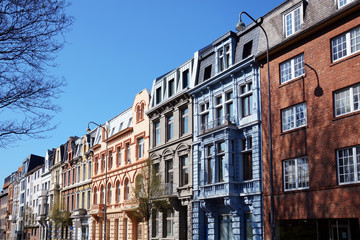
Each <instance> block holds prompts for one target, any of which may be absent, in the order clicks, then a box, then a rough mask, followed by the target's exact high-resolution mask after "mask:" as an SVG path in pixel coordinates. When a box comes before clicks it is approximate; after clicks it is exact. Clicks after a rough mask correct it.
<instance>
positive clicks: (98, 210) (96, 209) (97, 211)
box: [90, 204, 105, 218]
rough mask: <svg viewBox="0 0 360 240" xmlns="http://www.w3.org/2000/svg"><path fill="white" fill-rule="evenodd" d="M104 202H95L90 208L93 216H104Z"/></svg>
mask: <svg viewBox="0 0 360 240" xmlns="http://www.w3.org/2000/svg"><path fill="white" fill-rule="evenodd" d="M104 206H105V205H104V204H93V205H91V208H90V214H91V215H92V216H93V217H100V218H101V217H103V216H104Z"/></svg>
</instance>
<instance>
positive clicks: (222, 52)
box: [216, 38, 233, 73]
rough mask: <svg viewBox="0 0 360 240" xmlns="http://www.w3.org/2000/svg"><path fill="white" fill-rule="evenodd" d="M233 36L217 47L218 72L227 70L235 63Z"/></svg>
mask: <svg viewBox="0 0 360 240" xmlns="http://www.w3.org/2000/svg"><path fill="white" fill-rule="evenodd" d="M232 49H233V47H232V41H231V38H230V39H229V40H227V41H226V42H224V43H223V44H221V45H220V46H218V47H217V48H216V60H217V67H216V70H217V73H220V72H222V71H225V70H226V69H228V68H229V67H230V66H231V65H232V64H233V54H232V52H233V51H232Z"/></svg>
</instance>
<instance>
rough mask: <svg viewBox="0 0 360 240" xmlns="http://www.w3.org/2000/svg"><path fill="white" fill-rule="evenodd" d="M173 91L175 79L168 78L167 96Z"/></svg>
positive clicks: (172, 93)
mask: <svg viewBox="0 0 360 240" xmlns="http://www.w3.org/2000/svg"><path fill="white" fill-rule="evenodd" d="M174 93H175V81H174V79H171V80H169V82H168V97H171V96H172V95H174Z"/></svg>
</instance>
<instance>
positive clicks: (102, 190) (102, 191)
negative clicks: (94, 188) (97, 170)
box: [99, 185, 105, 204]
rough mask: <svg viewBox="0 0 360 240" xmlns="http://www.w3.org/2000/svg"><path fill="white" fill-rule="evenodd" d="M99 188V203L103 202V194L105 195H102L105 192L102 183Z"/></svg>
mask: <svg viewBox="0 0 360 240" xmlns="http://www.w3.org/2000/svg"><path fill="white" fill-rule="evenodd" d="M100 189H101V190H100V201H99V202H100V204H103V203H104V196H105V195H104V194H105V192H104V191H105V189H104V185H102V186H101V188H100Z"/></svg>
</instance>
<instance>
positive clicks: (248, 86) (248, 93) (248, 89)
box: [239, 80, 254, 118]
mask: <svg viewBox="0 0 360 240" xmlns="http://www.w3.org/2000/svg"><path fill="white" fill-rule="evenodd" d="M244 87H245V88H244ZM239 88H240V90H239V92H240V109H241V118H246V117H248V116H251V115H252V114H253V112H252V108H253V104H254V101H253V99H252V97H253V92H252V80H248V81H246V83H245V84H240V85H239ZM246 98H249V101H250V100H251V102H249V114H247V115H244V112H245V111H244V108H243V106H244V105H243V102H244V101H245V99H246Z"/></svg>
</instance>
